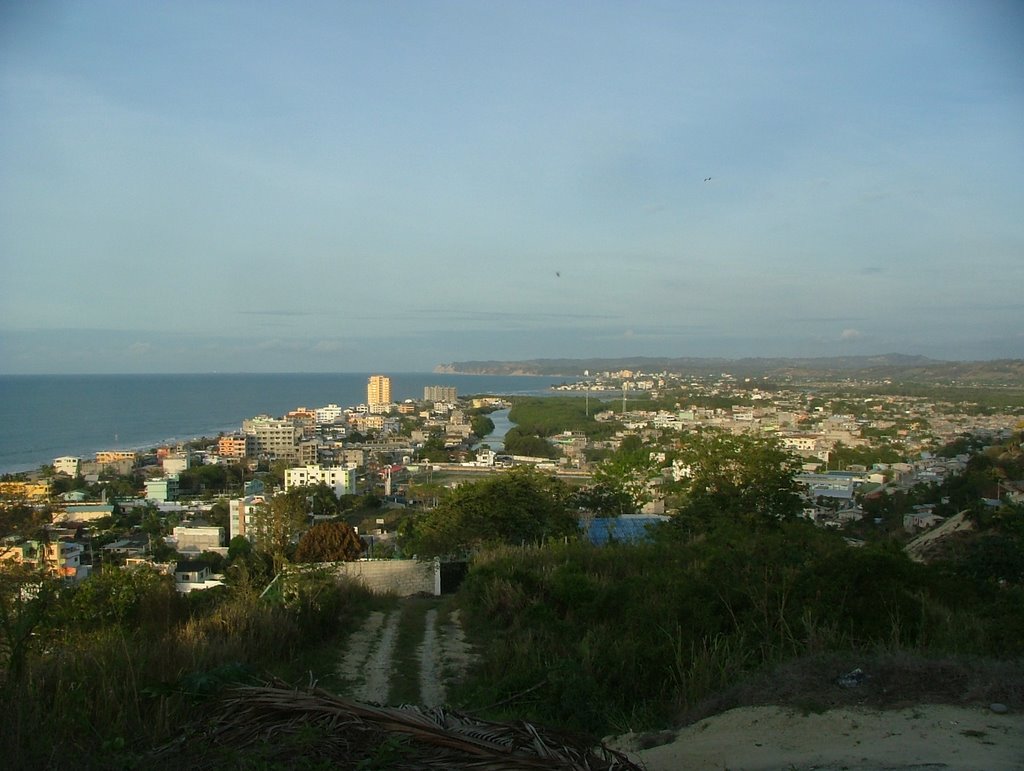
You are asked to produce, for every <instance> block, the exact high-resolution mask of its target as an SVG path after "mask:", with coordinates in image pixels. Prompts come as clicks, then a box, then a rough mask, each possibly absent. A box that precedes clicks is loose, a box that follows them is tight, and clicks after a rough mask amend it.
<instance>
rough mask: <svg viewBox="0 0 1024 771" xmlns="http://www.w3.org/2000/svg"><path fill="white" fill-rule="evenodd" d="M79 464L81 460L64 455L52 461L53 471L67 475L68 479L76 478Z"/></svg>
mask: <svg viewBox="0 0 1024 771" xmlns="http://www.w3.org/2000/svg"><path fill="white" fill-rule="evenodd" d="M81 464H82V459H81V458H76V457H73V456H71V455H64V456H62V457H60V458H54V459H53V470H54V472H55V473H57V474H67V475H68V476H69V477H76V476H78V469H79V467H80V466H81Z"/></svg>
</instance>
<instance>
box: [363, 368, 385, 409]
mask: <svg viewBox="0 0 1024 771" xmlns="http://www.w3.org/2000/svg"><path fill="white" fill-rule="evenodd" d="M366 406H367V407H369V408H370V412H382V411H385V412H386V411H387V410H388V409H390V406H391V378H389V377H388V376H387V375H370V379H369V380H368V381H367V382H366ZM374 408H377V409H374Z"/></svg>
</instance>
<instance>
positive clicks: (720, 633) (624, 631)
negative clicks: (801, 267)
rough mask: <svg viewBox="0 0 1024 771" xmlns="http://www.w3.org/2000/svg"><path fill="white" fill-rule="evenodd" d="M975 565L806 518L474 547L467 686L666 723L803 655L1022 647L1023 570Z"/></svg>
mask: <svg viewBox="0 0 1024 771" xmlns="http://www.w3.org/2000/svg"><path fill="white" fill-rule="evenodd" d="M1003 545H1004V546H1006V544H1005V542H1004V543H1003ZM1001 554H1002V555H1003V556H1006V551H1005V550H1004V551H1003V552H1001ZM970 564H971V563H959V564H956V563H946V564H941V565H934V566H925V565H919V564H916V563H913V562H911V561H910V560H909V559H908V558H907V557H906V556H905V555H904V554H903V553H902V552H901V551H899V550H897V549H895V548H892V547H886V546H869V547H866V548H863V549H855V548H850V547H848V546H847V545H846V544H845V543H844V541H843V540H842V539H841V538H840V537H839V536H838V535H836V534H834V533H831V532H827V531H824V530H821V529H818V528H815V527H814V526H813V525H811V524H809V523H807V522H804V521H798V520H794V521H789V522H778V523H775V524H769V523H767V522H765V523H761V524H760V525H757V526H752V525H751V524H750V523H747V524H743V525H740V524H739V523H737V522H728V521H721V522H719V523H717V524H715V525H714V526H712V527H710V528H708V529H706V530H705V531H703V532H701V533H699V534H694V533H690V534H689V535H686V534H684V533H683V532H682V531H681V530H679V529H678V528H670V529H668V530H666V531H665V532H664V533H663V534H662V536H661V537H660V538H659V539H657V540H656V541H655V542H653V543H647V544H640V545H624V544H620V545H614V546H612V547H607V548H603V549H599V548H594V547H591V546H589V545H587V544H583V543H572V544H568V545H559V544H550V545H548V546H546V547H544V548H530V549H511V548H507V547H506V548H502V549H497V550H494V551H491V552H488V553H486V554H482V555H479V556H478V557H477V558H476V560H475V561H474V563H473V567H472V569H471V571H470V573H469V576H468V577H467V579H466V581H465V583H464V584H463V588H462V591H461V593H460V600H461V602H462V603H463V604H464V608H465V611H466V612H465V616H466V617H467V618H468V619H470V620H471V621H472V623H473V624H474V627H473V629H474V633H475V634H476V635H478V637H479V638H480V639H483V640H486V641H487V650H488V656H487V658H486V660H485V661H484V663H483V665H482V666H481V669H480V670H479V671H478V672H477V676H476V678H475V679H474V681H473V683H471V684H470V685H469V686H468V687H467V690H466V691H465V693H464V694H463V698H465V699H466V700H467V701H468V702H469V703H470V705H478V706H482V705H488V704H500V705H501V707H499V708H498V709H496V710H495V714H497V715H505V716H512V715H514V716H516V717H519V718H526V719H535V720H538V721H544V722H550V723H554V724H557V725H562V726H567V727H571V728H574V729H577V730H583V731H589V732H593V733H595V734H597V735H600V734H604V733H607V732H610V731H612V730H629V729H635V728H637V727H656V726H658V725H659V724H664V723H665V722H666V721H668V720H670V719H671V717H672V715H674V714H677V713H678V712H679V711H680V710H682V709H684V708H686V707H689V706H692V705H693V704H694V703H696V702H697V701H699V700H701V699H703V698H706V697H708V696H709V695H710V694H712V693H713V692H715V691H716V690H718V689H721V688H723V687H725V686H728V685H731V684H733V683H735V682H737V681H738V680H740V679H741V678H743V677H744V676H746V675H749V674H750V673H751V672H753V671H755V670H758V669H759V668H763V667H765V666H768V665H772V664H777V663H779V662H782V661H785V660H787V659H790V658H792V657H796V656H801V655H804V654H810V653H819V652H822V651H862V652H868V651H877V650H887V651H896V650H899V651H908V650H909V651H915V652H918V653H922V654H925V655H934V654H940V653H970V654H977V655H991V656H1007V657H1016V656H1020V655H1022V654H1024V585H1022V583H1021V581H1020V577H1019V575H1017V576H1015V577H1016V579H1017V580H1016V582H1015V583H1012V584H1010V585H1006V584H1005V583H1001V582H1005V580H1006V579H1004V578H1002V576H1000V577H999V578H995V577H994V576H995V575H996V574H994V573H993V572H992V571H991V570H989V571H987V572H986V571H982V572H980V573H975V572H973V571H972V569H971V568H970V566H969V565H970Z"/></svg>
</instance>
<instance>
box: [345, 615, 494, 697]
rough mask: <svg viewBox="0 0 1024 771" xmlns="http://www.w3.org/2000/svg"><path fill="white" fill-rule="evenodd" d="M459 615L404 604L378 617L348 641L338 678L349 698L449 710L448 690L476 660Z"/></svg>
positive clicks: (372, 616) (358, 630) (371, 618)
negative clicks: (341, 681)
mask: <svg viewBox="0 0 1024 771" xmlns="http://www.w3.org/2000/svg"><path fill="white" fill-rule="evenodd" d="M473 655H474V654H473V651H472V649H471V648H470V646H469V644H468V643H467V642H466V638H465V635H464V634H463V631H462V624H461V623H460V621H459V615H458V611H457V610H456V611H452V612H447V610H446V609H445V607H444V605H443V604H442V601H441V600H437V599H419V598H417V599H407V600H402V601H401V602H400V603H399V604H398V606H397V607H396V608H395V609H394V610H391V611H388V612H383V611H375V612H373V613H371V614H370V615H369V617H368V618H367V619H366V621H365V622H364V623H363V625H362V626H361V627H360V628H359V629H357V630H356V631H354V632H353V633H352V634H351V635H350V636H349V639H348V644H347V646H346V647H345V650H344V654H343V656H342V658H341V661H340V662H339V666H338V675H339V676H340V678H341V679H342V680H343V682H344V683H345V686H344V689H345V693H346V694H347V695H349V696H351V697H352V698H354V699H358V700H360V701H367V702H374V703H377V704H399V703H409V702H413V703H416V704H419V705H421V706H425V707H437V706H442V705H444V704H446V699H447V688H448V685H450V684H451V683H453V682H457V681H458V680H459V679H461V678H462V677H463V676H464V675H465V673H466V669H467V668H468V667H469V665H470V664H471V662H472V660H473Z"/></svg>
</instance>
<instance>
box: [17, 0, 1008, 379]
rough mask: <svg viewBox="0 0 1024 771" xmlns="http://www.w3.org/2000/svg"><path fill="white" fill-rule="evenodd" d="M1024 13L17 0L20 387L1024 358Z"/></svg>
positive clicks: (837, 5) (920, 7)
mask: <svg viewBox="0 0 1024 771" xmlns="http://www.w3.org/2000/svg"><path fill="white" fill-rule="evenodd" d="M1022 179H1024V3H1020V2H1015V1H1014V0H1008V1H1006V2H995V1H986V0H973V1H972V2H962V1H960V0H957V1H956V2H943V1H942V0H928V1H927V2H916V1H914V0H904V1H903V2H891V1H889V0H885V1H884V2H872V1H871V0H856V1H854V2H846V1H844V0H833V1H831V2H820V0H813V1H812V2H786V1H785V0H780V1H778V2H763V1H761V0H756V1H754V0H744V1H737V0H724V1H723V2H715V3H707V2H688V1H687V0H672V1H670V2H654V1H653V0H648V1H645V0H636V1H630V2H625V1H624V2H602V1H601V0H587V1H586V2H576V1H575V0H563V1H559V2H551V1H545V2H533V1H531V0H517V2H505V1H504V0H502V1H500V2H498V1H492V0H459V1H455V2H449V1H446V0H437V1H431V0H409V1H408V2H406V1H402V0H390V1H389V0H382V1H381V2H344V1H341V0H336V1H334V2H283V1H282V2H273V1H271V0H264V1H262V2H253V0H244V1H239V2H215V1H210V0H202V1H200V2H192V1H190V0H175V2H169V3H163V2H159V3H157V2H148V3H139V2H136V1H135V0H126V1H124V2H118V1H115V0H90V2H80V0H73V1H69V2H58V1H56V0H34V1H31V2H30V1H29V0H0V373H3V374H19V373H90V372H111V373H116V372H218V371H231V372H275V371H277V372H280V371H295V372H303V371H310V372H313V371H315V372H339V371H340V372H345V371H351V372H355V371H367V370H379V371H427V370H430V369H432V368H433V367H434V366H435V365H437V364H442V363H447V362H452V361H465V360H479V359H494V360H518V359H527V358H554V357H557V358H561V357H567V358H585V357H616V356H665V357H685V356H724V357H746V356H834V355H857V354H880V353H889V352H897V353H906V354H919V355H925V356H930V357H933V358H938V359H948V360H981V359H993V358H1024V183H1022Z"/></svg>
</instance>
